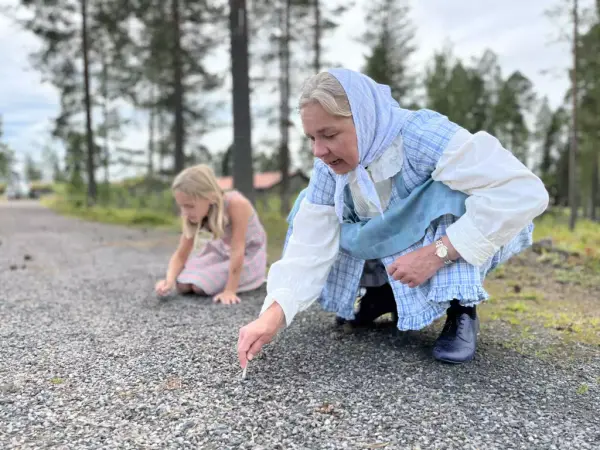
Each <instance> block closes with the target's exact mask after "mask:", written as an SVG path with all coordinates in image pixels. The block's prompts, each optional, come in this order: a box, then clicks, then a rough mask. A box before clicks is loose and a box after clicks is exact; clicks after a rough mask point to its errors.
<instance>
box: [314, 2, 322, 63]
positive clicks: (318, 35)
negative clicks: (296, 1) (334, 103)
mask: <svg viewBox="0 0 600 450" xmlns="http://www.w3.org/2000/svg"><path fill="white" fill-rule="evenodd" d="M314 1H315V6H314V13H315V40H314V43H313V45H314V58H315V59H314V61H313V69H314V71H315V73H319V72H320V71H321V5H320V1H319V0H314Z"/></svg>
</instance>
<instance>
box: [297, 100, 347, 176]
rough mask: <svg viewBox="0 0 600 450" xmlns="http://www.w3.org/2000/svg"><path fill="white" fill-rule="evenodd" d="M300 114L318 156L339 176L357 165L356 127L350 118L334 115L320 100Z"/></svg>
mask: <svg viewBox="0 0 600 450" xmlns="http://www.w3.org/2000/svg"><path fill="white" fill-rule="evenodd" d="M300 117H301V118H302V126H303V127H304V133H305V134H306V136H308V138H309V139H310V140H311V141H312V151H313V155H315V157H317V158H319V159H320V160H321V161H323V162H324V163H325V164H327V165H328V166H329V167H331V169H332V170H333V171H334V172H335V173H336V174H338V175H343V174H345V173H348V172H350V171H351V170H354V169H355V168H356V166H358V144H357V140H356V129H355V128H354V122H353V121H352V118H351V117H339V116H332V115H331V114H329V113H328V112H327V111H325V110H324V109H323V107H322V106H321V105H320V104H319V103H318V102H311V103H308V104H307V105H305V106H303V107H302V110H301V111H300Z"/></svg>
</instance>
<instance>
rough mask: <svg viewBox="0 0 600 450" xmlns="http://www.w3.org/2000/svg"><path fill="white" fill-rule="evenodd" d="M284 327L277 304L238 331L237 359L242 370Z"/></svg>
mask: <svg viewBox="0 0 600 450" xmlns="http://www.w3.org/2000/svg"><path fill="white" fill-rule="evenodd" d="M284 325H285V314H284V313H283V309H281V306H279V304H278V303H277V302H275V303H273V304H272V305H271V306H270V307H269V308H268V309H267V310H266V311H265V312H264V313H263V314H262V315H261V316H260V317H259V318H258V319H256V320H255V321H254V322H251V323H249V324H248V325H246V326H245V327H243V328H241V329H240V336H239V339H238V359H239V360H240V365H241V366H242V369H244V368H245V367H246V365H247V364H248V361H251V360H252V358H254V357H255V356H256V354H257V353H258V352H259V351H260V349H261V348H262V346H263V345H265V344H268V343H269V342H271V340H272V339H273V337H275V335H276V334H277V332H278V331H279V329H280V328H282V327H283V326H284Z"/></svg>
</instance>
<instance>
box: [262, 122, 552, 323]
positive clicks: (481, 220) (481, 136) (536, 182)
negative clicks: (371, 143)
mask: <svg viewBox="0 0 600 450" xmlns="http://www.w3.org/2000/svg"><path fill="white" fill-rule="evenodd" d="M390 150H393V151H386V152H385V153H384V154H383V155H382V156H381V157H380V158H379V159H378V160H376V161H374V162H373V163H372V164H371V165H370V166H369V168H368V172H369V174H370V175H371V178H372V179H373V182H374V183H375V187H376V190H377V193H378V195H379V197H380V201H381V203H382V207H383V208H384V209H385V208H386V206H387V204H388V202H389V199H390V195H391V189H392V179H391V177H392V176H393V175H394V174H395V173H397V172H398V171H399V170H400V169H401V168H402V162H403V157H402V154H401V153H400V154H399V153H398V152H399V148H392V147H391V148H390ZM400 151H401V150H400ZM398 155H399V156H398ZM390 174H391V175H390ZM352 175H353V173H351V174H350V177H349V185H350V190H351V192H352V198H353V201H354V204H355V208H356V210H357V213H358V214H359V215H361V216H368V217H373V216H375V215H377V214H379V212H378V211H377V209H376V208H375V206H374V205H372V203H371V202H370V201H368V200H366V199H365V198H364V197H363V196H362V195H361V191H360V190H359V189H358V186H357V182H356V178H355V177H353V176H352ZM432 178H433V179H434V180H436V181H441V182H442V183H444V184H446V185H448V186H449V187H450V188H452V189H454V190H458V191H462V192H464V193H466V194H467V195H469V197H468V198H467V200H466V202H465V206H466V212H465V214H464V215H463V216H462V217H460V218H459V219H458V220H457V221H456V222H454V223H453V224H452V225H450V226H449V227H448V228H447V237H448V239H449V240H450V242H451V243H452V245H453V246H454V248H456V250H457V251H458V253H459V254H460V255H461V257H462V258H463V259H464V260H466V261H467V262H468V263H470V264H472V265H474V266H480V265H482V264H483V263H485V262H486V261H487V260H488V259H489V258H490V257H492V256H493V255H494V254H495V253H496V252H497V251H498V250H499V249H500V248H501V247H502V246H503V245H505V244H507V243H508V242H510V240H511V239H513V238H514V237H515V236H516V235H517V234H518V233H519V232H520V231H521V230H522V229H523V228H524V227H525V226H527V224H528V223H529V222H531V221H532V220H533V219H534V218H535V217H537V216H538V215H540V214H541V213H542V212H543V211H544V210H545V209H546V208H547V207H548V202H549V196H548V192H547V191H546V188H545V187H544V184H543V183H542V181H541V180H540V179H539V178H538V177H537V176H536V175H535V174H534V173H532V172H531V171H530V170H529V169H528V168H527V167H526V166H525V165H523V163H521V162H520V161H519V160H518V159H517V158H516V157H515V156H514V155H513V154H512V153H511V152H509V151H508V150H506V149H505V148H504V147H502V145H501V144H500V143H499V141H498V140H497V139H496V138H495V137H493V136H491V135H490V134H488V133H486V132H478V133H476V134H471V133H470V132H468V131H467V130H464V129H461V130H460V131H459V132H458V133H456V135H455V136H454V137H453V138H452V139H451V141H450V142H449V144H448V147H447V148H446V150H445V151H444V152H443V153H442V155H441V157H440V159H439V161H438V163H437V165H436V168H435V170H434V171H433V173H432ZM293 227H294V228H293V232H292V235H291V236H290V238H289V241H288V245H287V248H286V252H285V255H284V256H283V258H282V259H280V260H279V261H277V262H275V263H274V264H273V265H271V268H270V270H269V274H268V277H267V296H266V298H265V301H264V304H263V307H262V310H261V314H262V313H263V312H264V311H265V310H266V309H267V308H268V307H269V306H271V304H272V303H273V302H275V301H277V303H279V304H280V306H281V308H282V309H283V312H284V314H285V318H286V323H287V325H288V326H289V325H290V323H291V322H292V320H293V318H294V316H295V315H296V314H297V313H298V312H300V311H303V310H305V309H307V308H308V307H309V306H310V305H311V304H312V303H313V302H314V301H315V300H316V299H317V298H318V297H319V295H320V294H321V291H322V290H323V287H324V286H325V283H326V281H327V277H328V275H329V271H330V269H331V267H332V265H333V263H334V262H335V260H336V257H337V254H338V250H339V240H340V229H341V228H340V223H339V221H338V218H337V216H336V214H335V209H334V207H333V206H328V205H316V204H313V203H310V202H308V201H307V200H306V198H305V199H303V201H302V203H301V205H300V208H299V209H298V212H297V214H296V216H295V217H294V223H293Z"/></svg>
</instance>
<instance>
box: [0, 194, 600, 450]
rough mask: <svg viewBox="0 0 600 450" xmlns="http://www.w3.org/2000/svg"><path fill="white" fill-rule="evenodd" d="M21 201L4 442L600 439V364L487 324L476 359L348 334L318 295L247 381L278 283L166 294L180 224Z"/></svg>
mask: <svg viewBox="0 0 600 450" xmlns="http://www.w3.org/2000/svg"><path fill="white" fill-rule="evenodd" d="M10 205H11V204H10V203H5V204H3V205H0V241H1V244H0V282H1V283H2V286H3V287H2V290H1V291H0V339H1V340H0V448H2V449H12V448H23V449H24V448H65V449H71V448H73V449H87V448H103V449H112V448H120V449H128V448H203V449H213V448H214V449H226V448H242V449H245V448H247V449H250V448H252V449H366V448H385V449H565V448H578V449H593V448H599V447H600V419H599V417H600V416H599V413H598V411H599V409H600V401H599V400H600V364H599V363H598V360H596V361H595V362H594V361H592V362H589V361H588V362H586V361H583V360H581V361H574V362H572V363H570V364H568V365H567V366H564V365H562V366H561V367H560V368H559V366H558V365H556V364H554V363H553V362H552V361H541V360H539V359H536V358H534V357H533V356H531V357H528V356H523V355H520V354H518V353H515V352H513V351H511V350H507V349H505V348H503V347H502V345H501V342H499V340H498V339H495V340H494V339H493V337H492V336H486V329H485V324H483V327H482V344H481V347H480V351H479V354H478V357H477V359H476V360H475V361H474V362H473V363H472V364H469V365H464V366H456V367H455V366H447V365H440V364H438V363H436V362H435V361H433V360H432V358H431V356H430V352H431V346H432V344H433V341H434V339H435V333H434V332H432V331H425V332H420V333H419V332H414V333H406V334H401V335H395V334H394V333H392V332H391V331H389V330H371V331H363V332H348V331H347V330H344V329H343V328H336V327H335V326H334V325H333V317H332V316H331V315H328V314H325V313H323V312H321V311H319V310H318V308H312V309H311V310H310V311H308V312H307V313H305V314H303V315H301V316H298V318H297V320H296V322H295V323H294V325H293V326H292V327H291V329H289V330H287V331H286V332H285V333H284V334H282V335H280V336H279V337H278V338H277V340H276V342H275V343H273V344H272V345H270V346H269V347H268V348H267V349H266V351H265V352H264V353H263V355H262V357H260V358H259V359H257V360H255V361H253V362H252V364H251V365H250V367H249V370H248V378H247V379H246V380H245V381H241V379H240V378H241V371H240V370H239V368H238V366H237V360H236V353H235V349H236V341H237V333H238V330H239V327H240V326H242V325H243V324H245V323H246V322H248V321H249V320H251V319H252V318H253V317H255V315H256V314H257V313H258V311H259V309H260V305H261V301H262V297H263V295H264V291H262V290H261V291H258V292H255V293H252V294H249V295H245V296H243V303H242V304H241V305H237V306H231V307H226V306H222V305H213V304H211V302H210V301H208V300H206V299H201V298H194V297H172V298H169V299H167V300H162V301H161V300H158V299H157V298H156V296H155V295H154V294H153V286H154V283H155V281H156V280H157V279H158V277H160V276H162V274H163V272H164V267H165V264H166V262H167V259H168V257H169V255H170V252H171V251H172V250H173V245H174V243H175V239H176V236H173V235H168V234H165V233H159V232H156V231H143V230H130V229H126V228H123V227H115V226H109V225H102V224H91V223H85V222H82V221H79V220H75V219H70V218H64V217H60V216H57V215H55V214H54V213H52V212H50V211H47V210H45V209H43V208H41V207H39V206H37V205H36V204H35V203H30V202H21V203H18V204H17V203H15V204H14V205H16V206H10ZM26 255H28V256H27V257H26ZM11 267H12V269H11ZM598 354H599V358H598V359H600V351H599V352H598ZM582 386H583V387H582ZM585 386H587V390H586V387H585ZM385 444H387V446H386V445H385Z"/></svg>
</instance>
